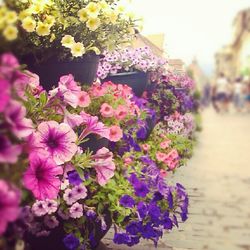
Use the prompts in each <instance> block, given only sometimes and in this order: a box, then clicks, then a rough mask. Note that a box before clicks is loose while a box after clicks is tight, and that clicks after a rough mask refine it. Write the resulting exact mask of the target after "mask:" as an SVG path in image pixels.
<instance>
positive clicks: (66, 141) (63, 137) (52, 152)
mask: <svg viewBox="0 0 250 250" xmlns="http://www.w3.org/2000/svg"><path fill="white" fill-rule="evenodd" d="M35 137H36V141H37V142H38V145H36V146H37V147H38V148H40V151H46V152H47V153H48V155H49V156H50V157H51V158H52V159H53V160H54V161H55V163H56V164H58V165H60V164H63V163H65V162H67V161H70V160H71V159H72V157H73V156H74V155H75V153H76V152H77V145H76V140H77V136H76V134H75V132H74V131H73V130H72V128H71V127H70V126H69V125H68V124H66V123H61V124H59V123H57V122H55V121H48V122H42V123H40V124H39V126H38V128H37V132H36V133H35Z"/></svg>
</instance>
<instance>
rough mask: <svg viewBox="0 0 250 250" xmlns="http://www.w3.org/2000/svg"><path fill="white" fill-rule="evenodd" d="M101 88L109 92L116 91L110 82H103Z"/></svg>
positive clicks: (114, 85)
mask: <svg viewBox="0 0 250 250" xmlns="http://www.w3.org/2000/svg"><path fill="white" fill-rule="evenodd" d="M102 87H103V88H104V89H109V90H110V91H115V90H116V89H117V85H116V84H114V83H112V82H111V81H108V82H104V83H103V84H102Z"/></svg>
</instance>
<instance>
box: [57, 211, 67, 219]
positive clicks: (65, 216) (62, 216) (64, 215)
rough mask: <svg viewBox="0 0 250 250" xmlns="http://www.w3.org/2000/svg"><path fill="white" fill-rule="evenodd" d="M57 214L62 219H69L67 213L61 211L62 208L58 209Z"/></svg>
mask: <svg viewBox="0 0 250 250" xmlns="http://www.w3.org/2000/svg"><path fill="white" fill-rule="evenodd" d="M57 214H58V215H59V216H60V217H61V218H62V219H63V220H68V219H69V215H68V214H66V213H65V212H63V210H62V209H59V210H58V212H57Z"/></svg>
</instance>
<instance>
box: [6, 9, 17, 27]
mask: <svg viewBox="0 0 250 250" xmlns="http://www.w3.org/2000/svg"><path fill="white" fill-rule="evenodd" d="M5 21H6V23H8V24H13V23H15V22H16V21H17V13H16V12H15V11H8V12H7V13H6V15H5Z"/></svg>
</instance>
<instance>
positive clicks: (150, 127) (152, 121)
mask: <svg viewBox="0 0 250 250" xmlns="http://www.w3.org/2000/svg"><path fill="white" fill-rule="evenodd" d="M146 123H147V135H146V139H148V137H149V136H150V135H151V133H152V131H153V129H154V127H155V125H156V119H152V117H147V118H146Z"/></svg>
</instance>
